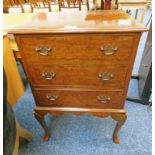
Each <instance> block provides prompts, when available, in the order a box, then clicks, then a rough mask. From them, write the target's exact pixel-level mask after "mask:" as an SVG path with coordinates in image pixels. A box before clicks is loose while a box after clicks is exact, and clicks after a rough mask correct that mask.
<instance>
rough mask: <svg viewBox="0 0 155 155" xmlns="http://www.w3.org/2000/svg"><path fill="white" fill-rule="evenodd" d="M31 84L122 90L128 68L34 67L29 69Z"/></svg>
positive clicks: (94, 66)
mask: <svg viewBox="0 0 155 155" xmlns="http://www.w3.org/2000/svg"><path fill="white" fill-rule="evenodd" d="M29 71H30V75H31V76H30V82H31V84H32V85H34V86H41V85H43V86H44V85H46V86H47V85H48V86H50V85H62V86H65V85H68V86H88V87H90V86H93V87H97V88H98V87H100V88H104V89H113V88H117V89H122V88H123V87H124V84H125V78H126V73H127V67H126V66H112V65H63V64H61V65H52V64H51V65H48V64H47V65H45V64H44V65H43V64H41V65H39V64H38V65H33V67H30V68H29Z"/></svg>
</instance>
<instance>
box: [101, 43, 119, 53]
mask: <svg viewBox="0 0 155 155" xmlns="http://www.w3.org/2000/svg"><path fill="white" fill-rule="evenodd" d="M117 49H118V48H117V47H115V46H111V45H105V46H102V47H101V48H100V50H101V52H102V53H103V54H104V55H112V54H114V53H115V52H116V51H117Z"/></svg>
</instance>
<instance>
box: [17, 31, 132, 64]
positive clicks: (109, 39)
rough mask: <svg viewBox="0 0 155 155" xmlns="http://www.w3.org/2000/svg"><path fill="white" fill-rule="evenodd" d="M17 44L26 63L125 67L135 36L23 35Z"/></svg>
mask: <svg viewBox="0 0 155 155" xmlns="http://www.w3.org/2000/svg"><path fill="white" fill-rule="evenodd" d="M17 42H20V45H21V46H20V51H21V52H22V56H24V58H26V59H28V61H29V62H30V61H40V62H49V61H50V62H51V61H53V60H56V59H63V60H64V59H66V60H74V59H76V60H78V59H79V60H103V61H106V62H110V63H115V62H116V63H118V62H119V64H120V63H121V64H127V63H128V61H129V59H130V55H131V51H132V45H133V42H134V35H132V34H131V35H116V34H115V35H112V34H111V35H95V34H87V35H82V34H81V35H79V34H73V35H69V34H67V35H57V36H56V35H51V36H50V35H31V36H30V35H29V36H26V35H24V36H21V37H20V38H19V39H17Z"/></svg>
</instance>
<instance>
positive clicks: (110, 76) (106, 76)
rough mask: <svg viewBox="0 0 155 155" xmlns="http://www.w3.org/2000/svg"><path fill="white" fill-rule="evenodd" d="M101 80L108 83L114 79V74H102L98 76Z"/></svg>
mask: <svg viewBox="0 0 155 155" xmlns="http://www.w3.org/2000/svg"><path fill="white" fill-rule="evenodd" d="M98 77H99V78H102V80H103V81H108V80H110V79H111V78H113V74H112V73H108V72H102V73H99V74H98Z"/></svg>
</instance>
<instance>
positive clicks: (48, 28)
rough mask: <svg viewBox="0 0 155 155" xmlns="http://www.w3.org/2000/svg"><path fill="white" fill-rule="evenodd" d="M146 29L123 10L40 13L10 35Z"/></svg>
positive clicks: (139, 30)
mask: <svg viewBox="0 0 155 155" xmlns="http://www.w3.org/2000/svg"><path fill="white" fill-rule="evenodd" d="M143 31H147V29H146V27H144V26H143V25H142V24H140V23H139V22H137V21H136V20H135V19H134V18H132V17H131V16H129V15H128V14H126V13H125V12H123V11H121V10H102V11H78V12H77V11H75V12H73V11H72V12H58V13H51V12H50V13H39V14H35V15H34V16H32V18H30V19H28V20H27V21H26V22H25V23H23V24H22V25H19V26H17V27H16V28H14V29H13V30H10V33H13V34H41V33H44V34H45V33H46V34H49V33H88V32H93V33H101V32H105V33H108V32H143Z"/></svg>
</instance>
